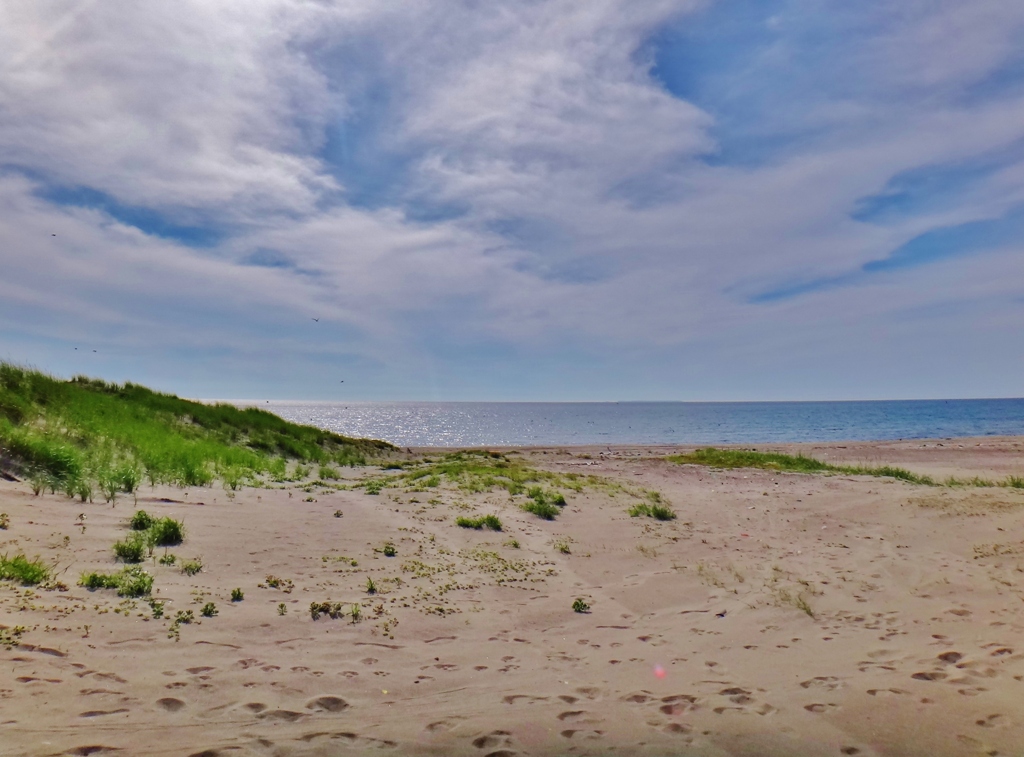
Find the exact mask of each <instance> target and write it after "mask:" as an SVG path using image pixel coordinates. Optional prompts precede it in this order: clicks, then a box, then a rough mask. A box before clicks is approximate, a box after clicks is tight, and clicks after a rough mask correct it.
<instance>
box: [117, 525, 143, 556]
mask: <svg viewBox="0 0 1024 757" xmlns="http://www.w3.org/2000/svg"><path fill="white" fill-rule="evenodd" d="M145 554H146V538H145V537H144V536H143V535H142V534H141V533H138V532H135V533H132V534H129V536H128V538H127V539H125V540H124V541H118V542H114V556H115V557H116V558H117V559H118V560H120V561H121V562H126V563H137V562H142V558H143V557H144V556H145Z"/></svg>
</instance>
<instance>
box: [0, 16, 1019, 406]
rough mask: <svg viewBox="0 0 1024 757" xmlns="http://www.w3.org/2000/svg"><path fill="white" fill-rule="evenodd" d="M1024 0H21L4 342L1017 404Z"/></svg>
mask: <svg viewBox="0 0 1024 757" xmlns="http://www.w3.org/2000/svg"><path fill="white" fill-rule="evenodd" d="M1021 39H1024V3H1014V2H1006V0H972V2H970V3H964V2H962V0H901V2H899V3H893V2H889V1H883V0H862V1H861V2H856V3H850V2H846V1H844V0H832V1H831V2H830V1H828V0H646V2H642V3H637V2H631V1H629V0H587V2H579V1H578V0H576V1H574V2H569V1H567V0H566V1H563V0H522V1H520V2H515V1H514V0H510V1H509V2H501V3H495V2H480V1H479V0H444V2H440V1H439V0H403V1H402V2H381V0H338V1H334V0H244V1H243V0H224V1H222V2H217V3H211V2H208V1H206V0H179V2H175V3H138V2H131V1H128V0H124V1H122V0H37V1H36V2H24V3H3V4H0V359H3V360H8V361H12V362H17V363H20V364H26V365H31V366H35V367H38V368H41V369H43V370H46V371H49V372H52V373H54V374H57V375H61V376H68V377H70V376H72V375H75V374H87V375H90V376H97V377H102V378H105V379H108V380H111V381H125V380H129V381H134V382H136V383H142V384H147V385H150V386H153V387H155V388H158V389H162V390H165V391H171V392H174V393H176V394H179V395H181V396H187V397H203V398H237V399H241V398H251V399H260V398H268V399H286V398H288V399H321V400H342V401H348V400H352V401H356V400H493V401H504V400H537V401H542V400H551V401H591V400H595V401H604V400H688V401H711V400H820V399H884V398H953V397H1020V396H1024V46H1022V45H1021V44H1020V43H1019V41H1020V40H1021Z"/></svg>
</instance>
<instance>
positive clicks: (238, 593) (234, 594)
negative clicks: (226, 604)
mask: <svg viewBox="0 0 1024 757" xmlns="http://www.w3.org/2000/svg"><path fill="white" fill-rule="evenodd" d="M243 599H245V594H244V592H243V591H242V590H241V589H232V590H231V601H232V602H241V601H242V600H243Z"/></svg>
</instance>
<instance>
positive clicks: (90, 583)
mask: <svg viewBox="0 0 1024 757" xmlns="http://www.w3.org/2000/svg"><path fill="white" fill-rule="evenodd" d="M78 584H79V585H80V586H84V587H85V588H86V589H89V590H90V591H95V590H96V589H117V593H118V596H121V597H145V596H148V595H149V594H150V592H152V591H153V576H151V575H150V574H149V573H147V572H146V571H144V570H143V569H142V568H140V567H139V566H137V565H132V566H129V567H126V568H124V569H122V570H120V571H118V572H117V573H83V574H82V577H81V578H80V579H79V581H78Z"/></svg>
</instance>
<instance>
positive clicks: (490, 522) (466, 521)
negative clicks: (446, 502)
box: [455, 515, 501, 531]
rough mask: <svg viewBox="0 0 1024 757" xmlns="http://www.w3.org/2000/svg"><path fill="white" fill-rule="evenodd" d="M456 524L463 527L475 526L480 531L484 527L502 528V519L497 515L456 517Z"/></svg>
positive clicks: (496, 529) (497, 529)
mask: <svg viewBox="0 0 1024 757" xmlns="http://www.w3.org/2000/svg"><path fill="white" fill-rule="evenodd" d="M455 525H457V526H460V527H461V528H475V529H477V530H478V531H479V530H480V529H482V528H490V529H492V530H494V531H500V530H501V520H500V519H499V518H498V516H497V515H482V516H480V517H479V518H462V517H460V518H456V519H455Z"/></svg>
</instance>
